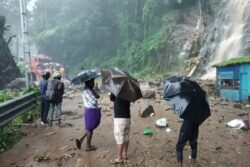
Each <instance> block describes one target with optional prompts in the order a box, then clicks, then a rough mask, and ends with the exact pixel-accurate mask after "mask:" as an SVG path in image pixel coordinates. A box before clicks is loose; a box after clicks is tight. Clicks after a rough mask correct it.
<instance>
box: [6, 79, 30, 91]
mask: <svg viewBox="0 0 250 167" xmlns="http://www.w3.org/2000/svg"><path fill="white" fill-rule="evenodd" d="M25 86H26V81H25V78H16V79H15V80H13V81H11V82H10V83H8V84H7V85H6V88H8V89H21V88H24V87H25Z"/></svg>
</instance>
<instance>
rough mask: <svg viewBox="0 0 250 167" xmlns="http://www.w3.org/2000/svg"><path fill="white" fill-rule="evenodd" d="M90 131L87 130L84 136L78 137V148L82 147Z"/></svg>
mask: <svg viewBox="0 0 250 167" xmlns="http://www.w3.org/2000/svg"><path fill="white" fill-rule="evenodd" d="M87 133H88V131H85V132H84V134H83V136H82V137H81V138H80V139H76V146H77V148H78V149H81V145H82V142H83V140H84V139H85V137H86V136H87Z"/></svg>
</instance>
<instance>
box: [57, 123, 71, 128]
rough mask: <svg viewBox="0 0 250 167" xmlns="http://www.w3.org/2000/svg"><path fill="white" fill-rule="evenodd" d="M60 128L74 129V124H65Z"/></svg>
mask: <svg viewBox="0 0 250 167" xmlns="http://www.w3.org/2000/svg"><path fill="white" fill-rule="evenodd" d="M60 127H61V128H67V127H70V128H72V127H73V124H71V123H64V124H62V125H61V126H60Z"/></svg>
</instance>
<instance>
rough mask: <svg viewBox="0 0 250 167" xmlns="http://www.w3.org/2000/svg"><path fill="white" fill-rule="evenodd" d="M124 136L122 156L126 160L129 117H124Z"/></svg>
mask: <svg viewBox="0 0 250 167" xmlns="http://www.w3.org/2000/svg"><path fill="white" fill-rule="evenodd" d="M124 136H125V138H124V146H123V153H122V158H123V159H124V160H127V159H128V146H129V137H130V119H126V127H125V134H124Z"/></svg>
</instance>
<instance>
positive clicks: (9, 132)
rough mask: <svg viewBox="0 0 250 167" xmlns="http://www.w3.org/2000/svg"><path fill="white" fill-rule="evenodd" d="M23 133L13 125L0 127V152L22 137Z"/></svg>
mask: <svg viewBox="0 0 250 167" xmlns="http://www.w3.org/2000/svg"><path fill="white" fill-rule="evenodd" d="M22 136H23V134H22V133H21V132H20V131H19V129H18V128H15V127H13V126H5V127H0V152H3V151H4V150H6V149H7V148H9V147H10V146H11V145H13V144H14V143H16V142H17V141H18V140H20V139H21V138H22Z"/></svg>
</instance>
